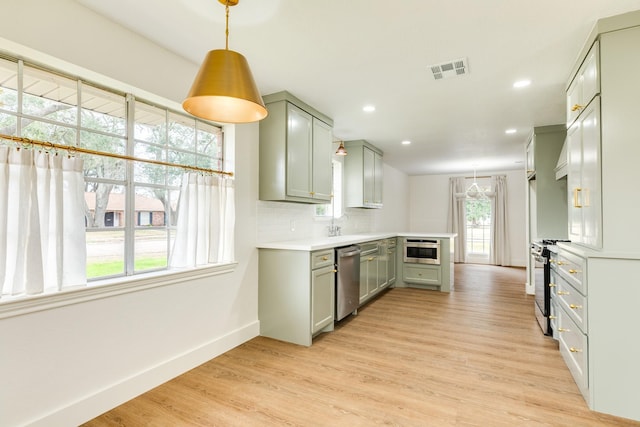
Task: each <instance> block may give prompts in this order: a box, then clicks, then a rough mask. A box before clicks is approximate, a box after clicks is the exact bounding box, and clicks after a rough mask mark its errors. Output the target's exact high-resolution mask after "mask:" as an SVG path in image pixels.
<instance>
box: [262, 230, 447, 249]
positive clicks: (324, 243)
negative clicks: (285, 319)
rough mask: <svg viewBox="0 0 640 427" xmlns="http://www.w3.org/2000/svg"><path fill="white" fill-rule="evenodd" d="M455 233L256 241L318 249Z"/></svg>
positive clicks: (268, 246)
mask: <svg viewBox="0 0 640 427" xmlns="http://www.w3.org/2000/svg"><path fill="white" fill-rule="evenodd" d="M456 236H457V234H456V233H426V232H425V233H423V232H411V233H410V232H403V233H367V234H348V235H345V236H335V237H312V238H308V239H300V240H287V241H280V242H263V243H258V245H256V246H257V248H258V249H282V250H290V251H317V250H320V249H330V248H339V247H341V246H349V245H354V244H358V243H364V242H370V241H372V240H380V239H388V238H392V237H413V238H418V237H422V238H430V237H431V238H439V239H448V238H453V237H456Z"/></svg>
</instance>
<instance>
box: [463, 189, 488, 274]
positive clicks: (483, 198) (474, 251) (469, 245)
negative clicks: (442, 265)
mask: <svg viewBox="0 0 640 427" xmlns="http://www.w3.org/2000/svg"><path fill="white" fill-rule="evenodd" d="M467 181H468V182H467V184H466V187H467V188H468V187H469V186H470V185H471V184H472V181H471V180H467ZM490 181H491V180H490V178H478V179H477V180H476V183H477V184H478V187H479V189H480V191H481V193H480V194H479V196H477V197H467V198H466V200H465V215H466V218H465V224H466V253H467V258H466V261H467V262H471V263H488V262H489V253H490V247H491V246H490V245H491V224H492V222H491V217H492V215H491V200H490V198H489V197H488V196H487V195H486V194H485V193H488V192H489V191H490V190H491V182H490Z"/></svg>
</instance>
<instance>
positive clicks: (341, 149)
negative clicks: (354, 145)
mask: <svg viewBox="0 0 640 427" xmlns="http://www.w3.org/2000/svg"><path fill="white" fill-rule="evenodd" d="M346 155H347V149H346V148H344V142H343V141H340V146H339V147H338V149H337V150H336V156H346Z"/></svg>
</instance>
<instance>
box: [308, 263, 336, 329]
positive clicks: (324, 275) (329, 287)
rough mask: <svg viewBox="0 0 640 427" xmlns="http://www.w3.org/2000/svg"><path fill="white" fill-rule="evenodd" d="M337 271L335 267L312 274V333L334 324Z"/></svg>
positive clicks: (321, 269)
mask: <svg viewBox="0 0 640 427" xmlns="http://www.w3.org/2000/svg"><path fill="white" fill-rule="evenodd" d="M334 301H335V270H334V269H333V266H329V267H324V268H319V269H317V270H313V271H312V272H311V333H312V334H315V333H316V332H318V331H320V330H322V329H323V328H324V327H326V326H328V325H331V324H333V311H334Z"/></svg>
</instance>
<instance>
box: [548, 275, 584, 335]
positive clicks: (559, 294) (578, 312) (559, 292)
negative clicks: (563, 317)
mask: <svg viewBox="0 0 640 427" xmlns="http://www.w3.org/2000/svg"><path fill="white" fill-rule="evenodd" d="M556 280H557V283H556V287H555V288H553V289H554V290H553V291H552V292H555V294H556V295H555V296H556V298H555V300H556V301H557V303H558V305H559V306H560V307H562V308H563V309H564V310H565V311H566V313H568V315H569V316H571V318H572V319H573V321H574V322H575V323H576V324H577V325H578V327H579V328H580V330H581V331H582V332H587V298H586V297H585V296H584V295H582V294H581V293H580V292H578V291H577V290H576V288H574V287H573V286H571V285H570V284H569V283H567V281H566V280H564V279H563V278H562V277H557V278H556Z"/></svg>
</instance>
